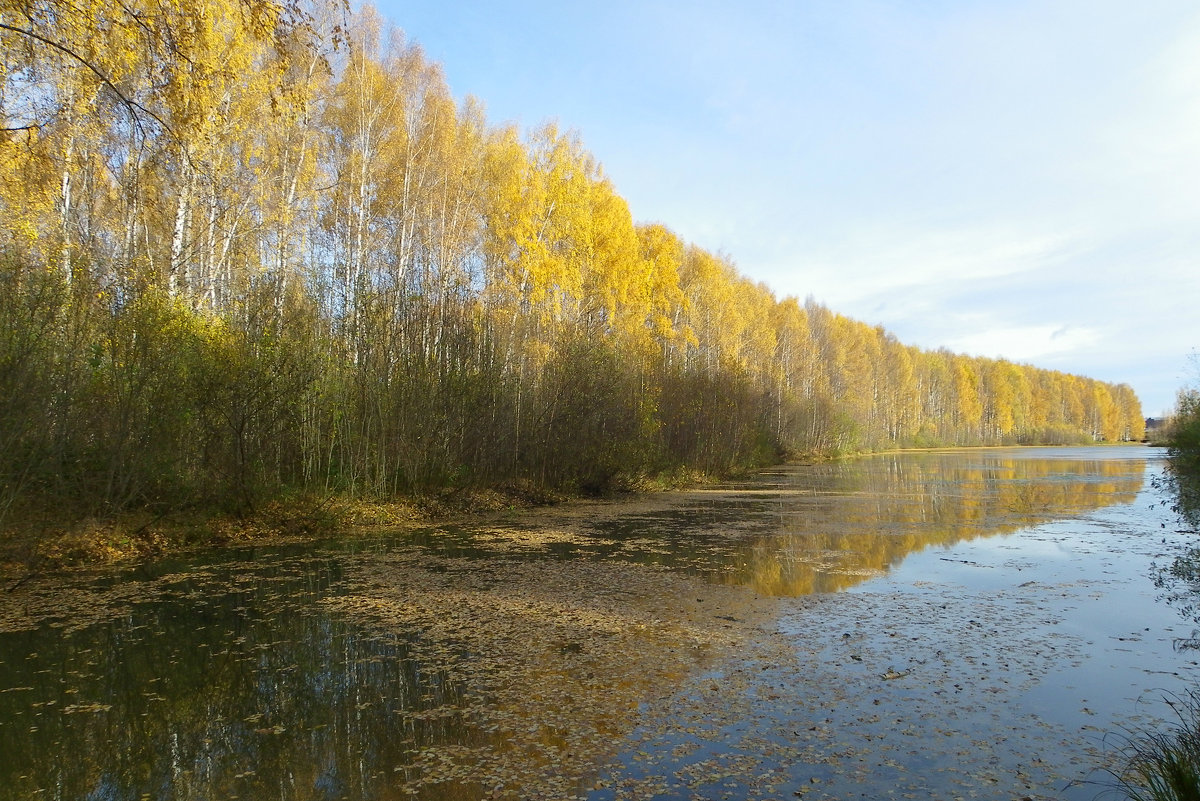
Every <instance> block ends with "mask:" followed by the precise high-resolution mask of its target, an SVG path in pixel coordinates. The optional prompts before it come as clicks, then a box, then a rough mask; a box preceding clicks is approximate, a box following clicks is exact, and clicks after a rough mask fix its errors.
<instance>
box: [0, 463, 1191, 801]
mask: <svg viewBox="0 0 1200 801" xmlns="http://www.w3.org/2000/svg"><path fill="white" fill-rule="evenodd" d="M1161 470H1162V462H1161V461H1160V458H1159V452H1157V451H1154V450H1152V449H1148V448H1137V447H1130V448H1085V449H1025V450H982V451H965V452H956V453H911V454H889V455H881V456H876V457H871V458H866V459H860V460H854V461H848V462H841V463H836V464H824V465H812V466H792V467H786V468H778V469H775V470H772V471H768V472H766V473H763V474H762V475H761V476H758V477H756V478H755V479H754V480H752V481H747V482H743V483H739V484H736V485H727V486H722V487H717V488H712V489H709V490H705V491H693V492H685V493H672V494H667V495H664V496H655V497H652V498H648V499H640V500H638V501H636V502H629V503H604V504H592V505H572V506H569V507H563V508H561V509H552V510H547V511H546V512H543V513H539V514H537V515H533V516H530V517H525V518H522V519H520V520H509V521H498V522H494V523H492V524H488V525H479V526H475V527H473V528H470V529H464V528H451V527H442V528H438V529H430V530H426V531H420V532H417V533H416V534H413V533H408V534H404V535H388V534H386V533H380V534H379V535H376V536H372V537H368V538H359V539H356V540H353V541H349V542H340V543H327V544H321V545H316V546H304V547H298V546H293V547H285V548H273V549H256V550H246V551H238V552H221V553H216V554H209V555H206V556H203V557H198V558H192V559H186V560H173V561H169V562H163V563H159V564H155V565H150V566H147V567H143V568H139V569H137V570H132V571H130V570H126V571H115V572H114V571H108V572H97V573H92V574H87V575H78V576H72V577H69V578H60V579H54V580H49V579H39V580H34V581H29V582H25V583H24V584H22V585H20V586H19V587H17V588H16V589H14V590H12V591H11V592H5V593H3V595H4V596H5V597H4V598H3V599H0V799H7V798H12V799H25V798H56V799H74V798H79V799H84V798H86V799H202V798H203V799H208V798H212V799H216V798H254V799H339V798H346V799H394V798H424V799H468V798H470V799H475V798H562V797H569V796H576V797H590V798H592V799H595V801H601V799H615V798H652V797H653V798H680V799H684V798H697V797H699V798H714V799H716V798H795V797H801V796H802V797H805V798H830V799H832V798H860V797H861V798H880V797H886V796H889V795H892V796H894V797H901V798H903V797H915V798H959V797H961V798H972V797H978V798H1010V797H1011V798H1025V797H1028V798H1070V799H1084V798H1089V799H1090V798H1094V797H1096V796H1097V795H1098V794H1100V793H1101V792H1102V791H1103V790H1104V787H1103V786H1102V785H1100V784H1096V782H1103V781H1104V778H1105V777H1104V775H1103V774H1102V773H1097V772H1096V769H1097V768H1103V767H1105V766H1106V765H1109V764H1114V763H1113V760H1114V758H1115V756H1116V754H1115V751H1116V749H1117V747H1119V745H1120V741H1119V738H1115V737H1114V736H1113V733H1116V732H1120V731H1122V730H1125V729H1129V728H1131V727H1137V726H1139V725H1150V724H1155V723H1156V722H1157V721H1159V720H1161V719H1162V718H1163V717H1164V716H1166V715H1169V709H1168V708H1167V707H1166V706H1165V704H1164V703H1163V702H1162V697H1163V694H1164V693H1169V692H1180V691H1182V690H1184V689H1186V688H1188V687H1190V686H1192V682H1193V681H1194V679H1195V677H1196V675H1197V670H1198V668H1197V664H1196V662H1197V654H1196V652H1194V651H1191V650H1188V649H1187V648H1180V647H1179V645H1180V644H1181V643H1184V642H1185V641H1186V640H1187V639H1188V638H1189V637H1190V636H1191V634H1192V628H1193V624H1192V622H1191V621H1189V620H1188V619H1186V618H1185V617H1184V616H1183V615H1181V613H1180V612H1178V611H1177V610H1176V608H1175V607H1173V606H1171V605H1168V604H1165V603H1163V602H1162V601H1160V600H1158V598H1157V594H1158V593H1157V591H1156V589H1155V587H1154V584H1153V579H1154V576H1155V575H1156V570H1158V569H1159V568H1161V567H1162V566H1164V565H1166V564H1168V563H1169V562H1170V560H1171V559H1172V558H1173V556H1174V555H1176V554H1177V553H1178V552H1179V551H1180V549H1181V548H1183V547H1184V545H1185V544H1186V541H1187V537H1186V535H1184V534H1181V533H1179V532H1177V531H1176V530H1175V529H1176V522H1175V519H1174V516H1173V514H1172V513H1171V512H1170V510H1169V508H1168V506H1169V504H1168V503H1167V500H1168V499H1166V498H1164V497H1162V496H1161V494H1160V491H1159V490H1158V489H1157V488H1156V486H1155V481H1154V479H1155V476H1157V475H1159V474H1160V473H1161ZM1089 782H1091V783H1089Z"/></svg>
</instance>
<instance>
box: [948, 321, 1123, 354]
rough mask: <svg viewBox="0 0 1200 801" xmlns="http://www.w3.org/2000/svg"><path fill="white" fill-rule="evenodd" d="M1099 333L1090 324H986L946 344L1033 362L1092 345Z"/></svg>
mask: <svg viewBox="0 0 1200 801" xmlns="http://www.w3.org/2000/svg"><path fill="white" fill-rule="evenodd" d="M1099 340H1100V333H1099V332H1098V331H1096V330H1095V329H1092V328H1079V327H1072V326H1067V325H1058V324H1043V325H1028V326H1019V327H1015V328H986V329H984V330H981V331H976V332H974V333H970V334H967V335H965V336H961V337H958V338H957V339H952V340H950V341H949V342H948V343H947V347H948V348H949V349H950V350H952V351H955V352H958V353H968V354H971V355H973V356H990V357H992V358H1004V359H1009V360H1010V361H1016V362H1036V361H1039V360H1045V359H1048V358H1051V357H1054V356H1060V355H1063V354H1069V353H1074V352H1077V351H1082V350H1085V349H1090V348H1094V347H1095V345H1096V344H1097V342H1099Z"/></svg>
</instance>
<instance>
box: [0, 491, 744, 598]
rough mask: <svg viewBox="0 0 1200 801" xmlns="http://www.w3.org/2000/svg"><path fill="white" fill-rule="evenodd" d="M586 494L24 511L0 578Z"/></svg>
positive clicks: (453, 494) (529, 506) (5, 550)
mask: <svg viewBox="0 0 1200 801" xmlns="http://www.w3.org/2000/svg"><path fill="white" fill-rule="evenodd" d="M739 475H740V474H739ZM731 477H732V476H731ZM717 480H718V478H717V477H714V476H710V475H706V474H703V473H700V472H697V471H686V472H678V473H675V474H672V475H669V476H660V477H657V478H648V477H647V478H641V479H637V480H630V481H626V482H624V483H623V484H622V485H621V486H620V487H616V488H613V489H612V491H611V492H610V493H609V496H608V497H612V498H631V497H635V496H637V495H641V494H653V493H657V492H662V491H664V490H671V489H681V488H685V487H701V486H706V485H710V484H712V483H713V482H715V481H717ZM586 499H587V496H584V495H582V494H568V493H566V492H562V491H557V490H552V489H547V488H544V487H538V486H536V485H534V484H532V483H529V482H519V483H510V484H505V485H499V486H496V487H490V488H475V489H462V490H454V491H447V492H442V493H438V494H427V495H414V496H408V497H400V498H396V499H394V500H390V501H380V500H366V499H359V498H353V497H349V496H344V495H327V496H324V497H316V496H294V497H291V498H287V499H280V500H274V501H270V502H267V503H264V504H263V505H262V506H261V507H260V508H258V509H255V510H254V511H251V512H247V513H243V514H229V513H222V512H220V511H218V510H211V509H192V510H183V511H172V512H169V513H166V514H155V513H154V512H152V511H148V510H135V511H130V512H124V513H121V514H118V515H111V516H107V517H82V518H81V517H69V516H65V515H63V514H61V513H60V512H58V511H56V510H53V509H38V510H25V511H23V512H19V513H16V514H9V515H8V516H7V519H6V522H5V524H4V525H3V527H0V578H3V579H9V580H20V578H21V577H23V576H26V575H28V574H30V573H31V572H40V571H46V570H58V569H62V568H69V567H81V566H97V565H106V564H115V563H120V562H129V561H137V560H149V559H156V558H161V557H164V556H168V555H174V554H181V553H185V552H189V551H195V550H198V549H204V548H212V547H226V546H240V545H252V544H258V545H278V544H283V543H296V542H309V541H315V540H319V539H325V538H330V537H334V536H360V535H363V534H369V533H371V532H376V531H386V532H389V533H394V532H396V531H401V530H404V529H415V528H419V527H422V526H432V525H437V524H443V523H450V522H456V521H457V522H465V521H473V522H480V521H484V520H488V519H495V518H505V517H511V516H513V515H517V514H521V513H524V512H529V511H531V510H535V509H539V508H544V507H549V506H557V505H559V504H563V503H570V502H578V501H583V500H586Z"/></svg>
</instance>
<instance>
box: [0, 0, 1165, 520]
mask: <svg viewBox="0 0 1200 801" xmlns="http://www.w3.org/2000/svg"><path fill="white" fill-rule="evenodd" d="M43 34H44V35H43ZM50 37H53V38H54V41H53V43H47V41H46V39H48V38H50ZM0 53H2V63H0V219H3V221H4V222H3V226H4V230H3V231H2V232H0V237H2V239H0V298H3V301H2V303H0V487H2V494H0V519H2V518H3V514H4V513H5V512H6V511H8V510H10V509H16V510H20V509H22V508H35V507H39V506H46V505H52V506H55V507H57V508H62V507H63V505H66V506H67V507H69V509H70V511H71V512H72V513H75V514H80V515H84V514H87V515H94V514H104V513H111V512H119V511H123V510H128V509H132V508H144V509H153V510H170V509H179V508H189V507H194V506H198V505H199V506H217V507H220V508H226V509H230V510H235V511H247V510H251V509H254V508H255V507H256V506H257V505H258V504H260V503H262V502H263V501H264V500H267V499H271V498H278V497H281V496H283V495H286V494H288V493H294V492H302V493H315V494H328V493H342V494H347V495H351V496H355V497H365V498H389V497H395V496H397V495H402V494H405V493H413V492H423V491H429V490H440V489H446V488H458V487H482V486H494V485H499V484H504V483H510V482H530V483H532V484H534V485H538V486H544V487H553V488H564V489H570V490H574V491H579V490H584V491H588V490H602V489H605V488H608V487H611V486H614V485H619V484H621V483H623V482H628V481H632V480H635V479H637V478H638V477H642V476H648V475H649V476H661V475H670V474H673V473H677V472H681V471H703V472H706V473H712V474H721V473H726V472H729V471H731V470H734V469H738V468H741V467H747V466H752V465H756V464H763V463H767V462H770V461H774V460H777V459H780V458H785V457H788V456H794V455H798V454H819V455H833V454H840V453H849V452H856V451H865V450H877V449H884V448H893V447H909V446H942V445H954V446H961V445H993V444H1059V443H1083V442H1094V441H1098V440H1104V441H1109V442H1115V441H1124V440H1137V439H1141V438H1142V436H1143V433H1144V428H1143V418H1142V413H1141V408H1140V404H1139V402H1138V399H1137V397H1136V395H1135V394H1134V392H1133V390H1132V389H1131V388H1130V387H1129V386H1128V385H1126V384H1119V385H1114V384H1109V383H1105V382H1100V381H1096V380H1093V379H1090V378H1086V377H1082V376H1075V375H1068V374H1065V373H1060V372H1056V371H1050V370H1044V369H1039V368H1036V367H1033V366H1030V365H1025V364H1016V363H1012V362H1009V361H1005V360H996V359H987V358H979V357H971V356H966V355H962V354H955V353H950V352H949V351H946V350H937V351H924V350H921V349H918V348H915V347H912V346H908V345H905V344H903V343H901V342H899V341H897V339H896V338H895V337H894V336H893V335H891V334H890V333H888V332H887V331H885V330H884V329H882V328H881V327H876V326H871V325H868V324H866V323H862V322H859V321H856V320H852V319H849V318H847V317H844V316H842V315H839V314H837V313H835V312H833V311H831V310H829V309H827V308H826V307H824V306H823V305H821V304H819V303H817V302H815V301H812V300H808V301H805V302H801V301H799V300H797V299H795V298H790V297H789V298H783V299H779V298H777V297H776V296H775V295H774V293H773V292H772V291H771V290H770V289H769V288H768V287H767V286H765V285H763V284H760V283H756V282H754V281H752V280H750V279H748V278H746V277H745V276H743V275H742V274H740V273H739V271H738V269H737V267H736V265H735V264H734V263H733V262H732V261H731V260H730V259H729V258H728V257H725V256H723V255H719V254H714V253H710V252H707V251H705V250H703V249H701V248H699V247H696V246H694V245H692V244H689V243H687V242H685V241H683V240H681V239H680V238H679V237H678V236H677V235H676V234H675V233H674V232H672V231H671V230H670V229H669V228H668V227H667V226H666V225H663V224H659V223H649V224H645V223H635V221H634V220H633V219H632V217H631V214H630V211H629V208H628V206H627V204H626V202H625V201H624V199H622V198H621V196H620V195H619V194H618V192H617V190H616V188H615V187H614V186H613V185H612V184H611V182H610V181H609V180H608V179H607V178H606V176H605V175H604V172H603V170H602V168H601V166H600V164H599V163H598V162H597V160H596V159H595V157H594V156H593V155H592V154H591V153H589V152H588V151H587V150H586V148H585V147H584V145H583V143H582V142H581V141H580V138H579V137H578V136H577V135H576V134H573V133H569V132H564V131H561V130H559V129H558V127H557V126H555V125H553V124H545V125H542V126H540V127H537V128H535V129H533V130H531V131H529V132H527V133H522V132H521V131H519V130H518V129H517V128H516V127H515V126H511V125H500V126H496V125H492V124H489V123H488V121H487V119H486V115H485V113H484V110H483V107H482V106H481V105H480V104H479V103H478V102H476V101H475V100H473V99H470V98H468V99H466V100H465V101H462V102H457V101H455V99H454V98H453V97H452V95H451V93H450V90H449V88H448V86H447V85H446V81H445V79H444V77H443V75H442V72H441V69H440V67H439V66H438V65H437V64H435V63H431V62H430V61H429V60H428V59H427V58H426V57H425V56H424V54H423V53H422V51H421V49H420V48H419V47H418V46H416V45H414V44H411V43H407V42H405V41H404V39H403V37H402V36H401V35H400V34H398V33H397V32H395V31H391V30H389V29H387V27H386V25H385V23H384V21H383V20H381V19H380V18H379V16H378V14H377V13H376V12H374V11H373V10H372V9H371V8H370V7H367V8H365V9H364V10H363V11H361V12H359V13H356V14H353V15H351V14H349V12H347V11H346V10H345V9H344V8H343V7H342V6H341V5H340V4H338V3H335V2H332V0H330V2H321V1H320V0H314V2H303V3H302V2H299V0H293V1H292V2H288V3H258V2H250V0H195V2H189V3H187V4H183V3H181V2H177V1H176V0H140V2H132V3H126V4H119V5H116V6H113V5H112V4H109V3H107V2H98V1H96V0H79V1H78V2H72V3H67V2H65V1H64V0H0Z"/></svg>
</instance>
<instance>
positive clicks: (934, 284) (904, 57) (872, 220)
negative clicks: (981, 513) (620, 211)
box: [376, 0, 1200, 416]
mask: <svg viewBox="0 0 1200 801" xmlns="http://www.w3.org/2000/svg"><path fill="white" fill-rule="evenodd" d="M376 7H377V8H378V9H379V10H380V12H381V13H382V14H383V16H384V17H385V18H387V19H388V20H390V21H391V22H393V23H394V24H395V25H396V26H398V27H399V28H400V29H402V30H403V31H404V33H405V35H406V36H407V38H408V40H409V41H410V42H415V43H417V44H420V45H421V46H422V47H423V48H424V50H425V52H426V55H427V56H428V57H429V58H430V59H431V60H433V61H436V62H438V63H440V64H441V65H442V67H443V69H444V71H445V75H446V79H447V82H448V84H449V86H450V89H451V91H452V92H453V93H454V95H455V96H456V97H458V98H460V99H461V98H465V97H466V96H467V95H472V96H474V97H475V98H477V99H478V100H480V101H482V103H483V105H484V106H485V108H486V109H487V118H488V121H489V123H491V124H492V125H500V124H506V123H514V124H516V125H518V126H519V127H520V128H521V129H523V130H527V129H531V128H534V127H537V126H539V125H541V124H542V123H544V122H547V121H551V120H553V121H556V122H557V123H558V124H559V126H560V127H561V128H563V129H571V130H575V131H578V132H579V134H580V136H581V138H582V141H583V143H584V145H585V147H586V148H587V149H588V151H589V152H591V153H592V154H593V156H595V158H596V159H597V160H598V161H599V162H600V163H601V164H602V165H603V168H604V171H605V173H606V174H607V175H608V176H609V177H610V178H611V179H612V182H613V184H614V186H615V187H616V189H617V191H618V193H619V194H621V195H622V196H623V197H624V198H625V199H626V200H627V201H628V203H629V206H630V210H631V212H632V214H633V217H634V219H635V220H636V221H638V222H661V223H664V224H665V225H667V226H668V227H669V228H671V229H672V230H673V231H675V233H676V234H678V235H679V236H680V237H681V238H682V239H683V240H685V241H687V242H691V243H694V244H696V245H699V246H701V247H703V248H706V249H708V250H710V251H713V252H721V253H723V254H724V255H726V256H728V257H730V258H731V259H732V261H733V262H734V263H735V264H736V265H737V267H738V269H739V270H740V271H741V272H742V273H743V274H744V275H746V276H748V277H749V278H752V279H753V280H756V281H762V282H764V283H765V284H767V285H768V286H769V287H771V289H772V290H774V292H775V293H776V295H777V296H778V297H781V298H782V297H784V296H787V295H793V296H796V297H797V298H800V299H801V300H803V299H805V298H807V297H809V296H811V297H812V298H814V299H815V300H816V301H818V302H820V303H822V304H824V305H826V306H828V307H829V308H830V309H832V310H833V311H835V312H839V313H841V314H844V315H847V316H849V317H853V318H855V319H858V320H862V321H864V322H868V323H870V324H872V325H883V326H884V327H885V328H886V329H888V330H889V331H891V332H893V333H895V334H896V336H897V337H898V338H899V339H900V340H901V341H902V342H905V343H907V344H911V345H917V346H919V347H922V348H926V349H936V348H940V347H945V348H948V349H950V350H952V351H955V352H960V353H969V354H973V355H981V356H989V357H994V358H1006V359H1010V360H1012V361H1016V362H1021V363H1027V364H1033V365H1035V366H1038V367H1043V368H1047V369H1053V370H1062V371H1065V372H1070V373H1076V374H1081V375H1086V376H1090V377H1092V378H1097V379H1100V380H1103V381H1111V382H1114V383H1128V384H1130V385H1132V386H1133V388H1134V390H1135V391H1136V392H1137V393H1138V396H1139V398H1140V399H1141V401H1142V408H1143V411H1144V413H1145V414H1146V415H1147V416H1158V415H1160V414H1162V413H1163V412H1165V411H1169V410H1170V409H1171V408H1172V407H1173V405H1174V399H1175V393H1176V391H1177V390H1178V389H1179V388H1181V387H1184V386H1196V385H1200V359H1198V358H1197V357H1194V355H1193V354H1194V353H1195V351H1196V349H1197V348H1200V314H1198V313H1197V305H1198V301H1200V3H1197V2H1195V0H1139V2H1137V3H1132V2H1128V0H890V1H888V2H884V1H883V0H874V1H873V0H790V1H787V0H739V1H738V2H732V1H731V2H715V0H690V1H688V0H604V2H590V1H587V2H574V0H557V2H549V1H547V0H504V2H492V1H490V0H382V1H381V2H378V3H377V4H376Z"/></svg>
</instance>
